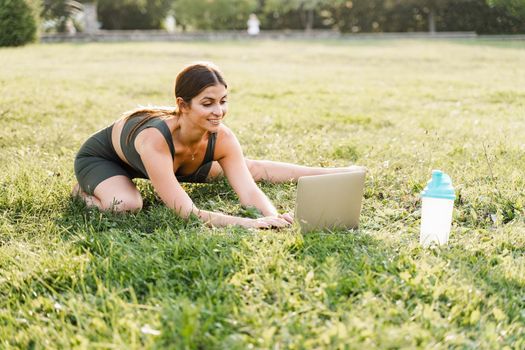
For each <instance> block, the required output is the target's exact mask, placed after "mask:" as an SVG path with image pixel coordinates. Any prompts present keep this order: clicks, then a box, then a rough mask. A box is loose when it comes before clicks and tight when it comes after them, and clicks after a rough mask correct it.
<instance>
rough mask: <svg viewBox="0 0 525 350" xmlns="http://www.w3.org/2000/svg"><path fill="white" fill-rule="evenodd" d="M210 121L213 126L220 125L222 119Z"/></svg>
mask: <svg viewBox="0 0 525 350" xmlns="http://www.w3.org/2000/svg"><path fill="white" fill-rule="evenodd" d="M208 121H209V122H210V123H212V124H213V125H219V124H220V123H221V119H208Z"/></svg>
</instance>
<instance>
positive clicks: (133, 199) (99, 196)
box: [72, 175, 142, 212]
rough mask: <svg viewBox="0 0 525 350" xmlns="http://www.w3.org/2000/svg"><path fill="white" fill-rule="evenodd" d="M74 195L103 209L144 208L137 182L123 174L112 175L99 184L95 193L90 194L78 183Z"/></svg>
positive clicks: (129, 209)
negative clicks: (136, 185)
mask: <svg viewBox="0 0 525 350" xmlns="http://www.w3.org/2000/svg"><path fill="white" fill-rule="evenodd" d="M72 194H73V196H78V197H79V198H80V199H82V200H83V201H84V202H85V203H86V205H87V206H88V207H97V208H99V209H100V210H102V211H108V210H109V211H115V212H123V211H138V210H140V209H142V197H141V196H140V193H139V191H138V190H137V188H136V187H135V184H134V183H133V182H132V181H131V180H130V179H129V178H128V177H127V176H123V175H117V176H112V177H110V178H108V179H106V180H104V181H102V182H101V183H100V184H98V185H97V187H96V188H95V191H93V195H89V194H87V193H86V192H84V191H82V190H81V189H80V186H79V185H78V184H76V185H75V186H74V187H73V193H72Z"/></svg>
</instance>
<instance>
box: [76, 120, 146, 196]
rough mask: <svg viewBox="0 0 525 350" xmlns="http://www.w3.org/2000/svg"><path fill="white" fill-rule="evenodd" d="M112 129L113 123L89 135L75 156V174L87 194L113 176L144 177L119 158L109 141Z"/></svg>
mask: <svg viewBox="0 0 525 350" xmlns="http://www.w3.org/2000/svg"><path fill="white" fill-rule="evenodd" d="M112 129H113V125H111V126H109V127H107V128H105V129H102V130H100V131H98V132H96V133H95V134H93V135H91V136H90V137H89V139H87V141H86V142H85V143H84V144H83V145H82V147H80V150H79V151H78V154H77V156H76V158H75V176H76V177H77V180H78V184H79V185H80V188H81V189H82V190H83V191H84V192H86V193H87V194H90V195H93V192H94V191H95V188H96V187H97V186H98V184H100V183H101V182H102V181H104V180H106V179H109V178H110V177H113V176H117V175H124V176H126V177H128V178H130V179H133V178H143V177H144V176H143V175H142V174H141V173H139V172H138V171H136V170H135V169H133V168H132V167H130V166H129V165H128V164H126V163H124V162H123V161H122V160H121V159H120V158H119V156H118V155H117V152H116V151H115V148H114V147H113V143H112V142H111V130H112Z"/></svg>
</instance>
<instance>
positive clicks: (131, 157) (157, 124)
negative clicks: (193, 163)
mask: <svg viewBox="0 0 525 350" xmlns="http://www.w3.org/2000/svg"><path fill="white" fill-rule="evenodd" d="M142 119H143V117H133V118H131V119H129V120H127V121H126V122H125V123H124V127H123V128H122V133H121V135H120V148H121V149H122V153H124V156H125V157H126V159H127V160H128V163H129V164H130V165H131V167H132V168H133V169H134V170H135V171H137V172H138V173H140V174H141V175H142V176H143V177H144V178H145V179H147V178H148V173H147V172H146V169H145V168H144V163H143V162H142V159H141V158H140V155H139V154H138V152H137V150H136V149H135V139H136V137H137V135H138V134H139V133H140V132H141V131H142V130H144V129H147V128H155V129H157V130H159V131H160V132H161V133H162V135H163V136H164V138H165V139H166V142H167V143H168V147H169V148H170V153H171V159H172V160H174V159H175V147H174V145H173V139H172V137H171V132H170V129H169V128H168V125H167V124H166V122H165V121H164V120H162V119H160V118H153V119H151V120H148V121H147V122H146V123H145V124H144V125H141V126H140V127H139V128H138V129H137V130H136V132H135V133H134V134H133V135H132V136H131V138H130V140H129V143H127V142H126V139H127V138H128V135H129V133H130V132H131V130H132V129H133V127H134V126H135V125H137V124H138V123H139V122H140V121H141V120H142ZM216 138H217V134H216V133H211V134H210V137H209V138H208V146H207V148H206V154H205V155H204V160H203V161H202V164H201V165H200V166H199V168H198V169H197V170H195V172H193V173H192V174H189V175H181V174H177V173H175V176H176V177H177V180H178V181H179V182H206V178H207V177H208V173H209V172H210V169H211V165H212V162H213V152H214V151H215V140H216Z"/></svg>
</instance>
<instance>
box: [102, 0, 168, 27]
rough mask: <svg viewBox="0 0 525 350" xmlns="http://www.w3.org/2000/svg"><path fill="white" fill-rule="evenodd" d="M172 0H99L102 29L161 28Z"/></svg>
mask: <svg viewBox="0 0 525 350" xmlns="http://www.w3.org/2000/svg"><path fill="white" fill-rule="evenodd" d="M171 3H172V0H98V1H97V14H98V20H99V21H100V22H101V23H102V29H160V28H161V26H162V22H163V21H164V19H165V18H166V15H167V14H168V11H169V9H170V6H171Z"/></svg>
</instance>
